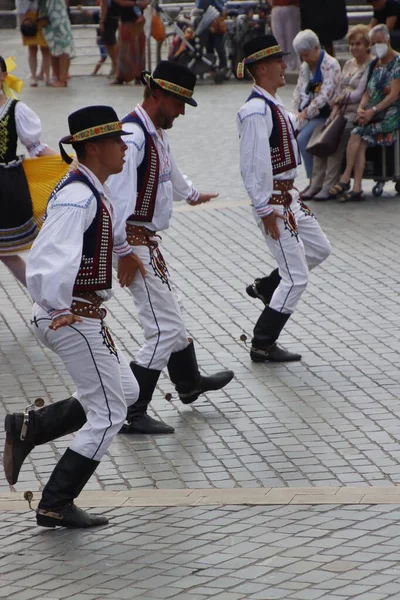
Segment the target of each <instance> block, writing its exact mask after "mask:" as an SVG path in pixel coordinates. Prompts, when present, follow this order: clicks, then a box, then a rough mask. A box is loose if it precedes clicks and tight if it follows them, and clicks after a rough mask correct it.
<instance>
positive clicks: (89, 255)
mask: <svg viewBox="0 0 400 600" xmlns="http://www.w3.org/2000/svg"><path fill="white" fill-rule="evenodd" d="M75 181H79V182H81V183H84V184H85V185H86V186H87V187H88V188H89V189H90V190H91V192H92V193H93V195H94V197H95V199H96V203H97V209H96V216H95V218H94V219H93V221H92V223H91V224H90V225H89V227H88V228H87V230H86V231H85V233H84V236H83V249H82V259H81V264H80V267H79V271H78V274H77V276H76V279H75V284H74V288H73V294H76V293H78V295H79V292H92V291H93V292H94V291H96V290H107V289H110V288H111V287H112V251H113V234H112V222H111V217H110V213H109V212H108V210H107V208H106V207H105V205H104V202H102V200H101V197H100V194H99V192H98V191H97V189H96V188H95V186H94V185H93V184H92V182H91V181H90V180H89V179H88V178H87V177H86V176H85V175H84V174H83V173H82V172H81V171H72V172H71V173H69V174H68V175H66V176H65V177H64V178H63V179H61V181H60V182H59V183H58V184H57V186H56V187H55V189H54V191H53V193H52V194H51V196H50V200H51V199H52V198H53V197H54V196H55V194H56V193H57V192H59V191H60V190H62V189H63V188H65V187H66V186H67V185H70V184H71V183H74V182H75ZM50 200H49V201H50Z"/></svg>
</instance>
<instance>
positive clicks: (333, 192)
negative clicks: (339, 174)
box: [329, 181, 350, 198]
mask: <svg viewBox="0 0 400 600" xmlns="http://www.w3.org/2000/svg"><path fill="white" fill-rule="evenodd" d="M349 189H350V181H349V183H344V181H339V183H337V184H336V185H334V186H333V187H331V189H330V190H329V198H338V197H339V196H342V195H343V194H344V192H348V191H349Z"/></svg>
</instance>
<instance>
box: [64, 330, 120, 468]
mask: <svg viewBox="0 0 400 600" xmlns="http://www.w3.org/2000/svg"><path fill="white" fill-rule="evenodd" d="M68 327H70V328H71V329H73V330H74V331H76V332H77V333H79V335H81V336H82V337H83V339H84V340H85V342H86V344H87V347H88V349H89V352H90V356H91V357H92V360H93V364H94V367H95V369H96V372H97V375H98V377H99V380H100V385H101V389H102V390H103V394H104V399H105V401H106V405H107V409H108V420H109V422H110V425H109V426H108V427H106V428H105V430H104V433H103V437H102V438H101V441H100V443H99V445H98V447H97V450H96V451H95V453H94V454H93V456H92V460H95V458H94V457H95V456H96V454H97V453H98V451H99V450H100V448H101V445H102V443H103V442H104V438H105V436H106V433H107V431H108V430H109V429H110V428H111V427H112V425H113V422H112V419H111V409H110V405H109V403H108V398H107V393H106V390H105V388H104V384H103V380H102V378H101V374H100V371H99V369H98V367H97V364H96V360H95V358H94V356H93V352H92V349H91V347H90V343H89V340H87V339H86V337H85V335H84V334H83V333H82V332H81V331H79V330H78V329H77V328H76V327H74V326H73V325H68Z"/></svg>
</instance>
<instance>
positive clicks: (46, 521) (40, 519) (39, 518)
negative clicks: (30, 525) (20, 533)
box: [36, 515, 62, 529]
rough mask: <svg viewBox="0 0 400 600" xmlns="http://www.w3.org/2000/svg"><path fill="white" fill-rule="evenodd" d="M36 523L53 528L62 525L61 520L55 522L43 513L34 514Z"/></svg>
mask: <svg viewBox="0 0 400 600" xmlns="http://www.w3.org/2000/svg"><path fill="white" fill-rule="evenodd" d="M36 524H37V525H39V526H40V527H50V528H52V529H55V528H56V527H62V525H61V522H59V523H56V522H55V519H53V518H52V517H46V516H44V515H36Z"/></svg>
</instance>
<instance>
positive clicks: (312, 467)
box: [0, 34, 400, 490]
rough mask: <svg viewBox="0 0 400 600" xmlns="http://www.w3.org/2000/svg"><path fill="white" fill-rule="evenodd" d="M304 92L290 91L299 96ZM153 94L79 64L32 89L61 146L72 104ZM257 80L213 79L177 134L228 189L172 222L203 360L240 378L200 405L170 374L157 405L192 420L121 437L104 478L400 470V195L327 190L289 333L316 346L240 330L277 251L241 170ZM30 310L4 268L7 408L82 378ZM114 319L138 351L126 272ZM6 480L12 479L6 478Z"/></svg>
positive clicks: (221, 482)
mask: <svg viewBox="0 0 400 600" xmlns="http://www.w3.org/2000/svg"><path fill="white" fill-rule="evenodd" d="M2 35H3V34H2ZM10 40H11V41H10V47H11V51H13V50H14V47H13V46H12V44H13V43H14V44H15V50H16V51H18V52H20V50H18V48H17V46H16V42H15V40H14V38H12V39H11V38H10ZM13 40H14V41H13ZM3 53H4V54H5V52H4V51H3ZM19 64H21V68H22V67H23V62H22V58H21V56H20V58H19ZM291 92H292V88H291V87H287V88H285V89H284V90H283V93H282V95H283V96H284V98H285V99H286V101H287V102H288V103H289V102H290V95H291ZM140 94H141V90H140V88H138V87H135V86H126V87H122V88H118V90H116V89H115V88H114V87H110V86H108V85H107V84H106V82H105V80H104V79H101V78H99V79H94V80H93V79H90V78H74V79H73V80H72V82H71V87H69V88H68V89H66V90H59V89H58V90H56V89H48V88H44V87H41V88H37V89H32V88H29V87H27V89H26V91H25V93H24V95H23V99H24V100H26V102H27V103H28V104H29V105H30V106H32V108H34V109H35V110H37V112H38V113H39V114H40V115H41V117H42V119H43V125H44V136H43V139H45V140H46V141H48V142H49V143H50V144H51V145H53V146H54V147H56V142H57V140H58V139H59V138H60V137H61V136H62V135H64V134H65V133H66V131H67V127H66V116H67V114H68V112H69V111H70V110H72V109H74V108H76V107H77V106H82V105H84V104H87V103H90V102H93V101H96V102H109V103H113V104H114V105H116V107H117V109H118V111H119V112H120V114H124V113H125V112H127V111H128V110H129V109H130V108H131V107H132V105H133V103H134V102H136V101H137V100H139V98H140ZM246 94H247V87H246V85H240V84H239V85H234V84H233V83H232V84H227V85H225V84H224V85H223V86H220V87H216V86H214V85H213V84H208V85H199V86H198V90H196V96H197V98H198V100H199V108H198V109H197V110H196V109H193V110H188V111H187V116H186V117H185V118H184V120H183V119H178V122H177V124H176V127H175V128H174V129H173V130H172V131H171V140H172V146H173V147H174V149H175V154H176V155H177V158H178V162H179V164H180V165H181V167H182V169H183V170H184V171H185V172H186V173H188V174H190V176H191V177H192V178H193V180H194V181H195V182H196V184H197V185H198V187H200V188H201V189H203V190H206V189H208V190H213V189H217V190H218V191H220V192H221V197H220V199H218V200H216V201H215V202H214V203H212V204H210V205H208V206H206V207H204V208H201V207H198V208H192V207H189V206H187V205H179V204H178V205H177V208H176V211H175V216H174V219H173V226H172V228H171V229H170V230H169V231H168V233H166V234H165V235H163V238H164V239H163V242H164V244H165V246H164V248H165V254H166V256H167V260H168V263H169V265H170V267H171V270H172V272H173V276H174V278H175V279H176V281H177V283H178V285H179V286H180V288H181V290H182V295H183V301H184V306H185V311H186V312H185V315H186V317H185V318H186V321H187V325H188V329H189V331H190V334H191V335H192V336H193V338H194V339H195V343H196V348H197V353H198V358H199V363H200V365H201V367H202V369H203V370H204V372H206V373H207V372H212V371H214V370H215V369H219V368H222V367H229V368H232V369H234V371H235V374H236V378H235V380H234V381H233V382H232V383H231V384H230V385H229V386H228V387H227V388H226V389H225V390H223V391H221V392H216V393H213V394H210V395H209V396H208V397H203V398H202V399H201V400H199V401H197V402H196V403H195V404H193V405H192V406H187V407H185V406H183V405H182V404H180V402H179V401H178V399H177V398H176V397H175V398H173V400H172V402H171V403H168V402H167V401H166V400H165V399H164V395H165V393H166V392H172V391H173V389H172V386H171V383H170V382H169V380H167V378H166V377H165V378H163V379H161V381H160V386H159V390H158V393H157V394H156V397H155V399H154V411H155V412H156V413H157V414H158V416H160V417H161V418H163V419H165V420H166V421H167V422H168V423H170V424H171V425H173V426H174V427H175V428H176V434H175V435H173V436H162V437H153V438H151V437H129V436H120V437H118V438H117V439H116V441H115V442H114V443H113V444H112V447H111V449H110V452H109V453H108V455H107V457H106V459H105V460H104V462H103V463H102V464H101V466H100V467H99V469H98V472H97V475H96V477H94V478H93V479H92V481H91V482H90V484H89V489H100V488H102V489H109V490H113V489H131V488H143V487H149V486H150V487H157V488H182V487H191V488H196V487H197V488H207V487H214V486H215V487H225V488H229V487H235V486H242V487H262V486H267V487H274V486H278V487H282V486H319V485H320V486H322V485H323V486H338V485H339V486H340V485H375V486H376V485H379V486H391V485H394V484H396V483H399V482H400V469H399V460H400V447H399V444H398V441H399V435H400V434H399V432H400V413H399V401H398V389H399V379H400V372H399V364H400V358H399V349H400V333H399V327H398V324H399V321H400V317H399V314H398V299H397V298H398V292H399V289H400V267H399V261H398V218H399V204H398V199H397V198H396V197H394V196H393V195H392V196H391V195H390V194H389V192H387V193H385V195H384V196H383V197H382V198H381V199H379V200H377V199H372V198H370V199H368V200H367V201H366V202H365V203H363V204H362V205H360V206H359V205H351V204H347V205H344V206H340V205H338V204H334V203H332V202H330V203H322V205H320V204H318V205H315V204H314V206H315V209H316V211H317V214H318V217H319V218H320V221H321V224H322V226H323V227H324V229H325V231H326V233H327V235H328V237H329V238H330V240H331V242H332V245H333V255H332V256H331V257H330V258H329V259H328V261H326V263H325V264H324V265H323V266H322V267H320V268H318V269H316V271H314V272H313V273H312V274H311V277H310V286H309V289H308V290H307V292H306V293H305V295H304V297H303V300H302V301H301V302H300V305H299V309H298V311H297V312H296V314H295V316H294V317H293V318H292V319H291V320H290V322H289V323H288V326H287V328H286V330H285V332H284V334H283V336H282V342H283V343H284V345H286V346H287V347H290V348H291V349H294V350H298V351H300V352H302V353H303V361H302V362H301V363H294V364H290V365H256V364H252V363H251V362H250V360H249V356H248V349H247V348H246V347H245V345H244V344H243V343H242V342H241V341H240V339H239V338H240V335H241V334H242V333H243V332H246V333H247V334H248V335H251V331H252V325H253V323H254V322H255V320H256V318H257V317H258V315H259V313H260V309H261V306H260V303H257V302H255V301H251V300H250V299H249V298H248V297H247V296H246V295H245V294H244V287H245V285H246V284H247V283H248V282H249V281H250V280H251V279H252V278H253V277H254V276H256V275H259V274H260V273H266V272H268V271H269V269H270V268H271V267H272V266H273V263H272V261H271V258H270V257H269V255H268V254H267V251H266V246H265V244H264V242H263V241H262V238H261V235H260V234H259V232H258V230H257V228H256V226H255V224H254V221H253V218H252V215H251V211H250V209H249V206H248V201H247V200H246V198H245V192H244V190H243V187H242V185H241V182H240V176H239V173H238V148H237V146H238V143H237V135H236V130H235V111H236V109H237V107H238V106H240V104H241V103H242V101H243V99H244V98H245V97H246ZM303 183H304V175H303V176H302V177H300V186H301V185H303ZM388 189H390V188H388ZM29 316H30V301H29V298H28V296H27V294H26V292H25V291H24V290H22V289H21V287H20V286H19V284H18V283H16V282H15V281H14V280H13V279H12V277H11V276H10V275H9V274H8V272H7V271H6V270H5V268H4V267H0V347H1V364H0V385H1V388H0V389H1V413H2V414H4V412H5V411H14V410H20V409H22V408H23V406H25V404H26V403H27V401H28V400H31V399H32V398H34V397H35V396H43V397H44V398H45V399H46V400H47V401H50V400H53V401H54V400H59V399H61V398H63V397H66V396H67V395H69V393H70V392H71V391H73V387H72V386H71V381H70V379H69V377H68V376H67V374H66V372H65V370H64V368H63V366H62V365H61V363H60V361H59V360H58V358H57V357H56V356H55V355H53V354H51V353H50V352H49V351H47V350H46V349H44V348H42V347H41V346H39V344H38V343H37V342H36V340H35V339H34V337H33V335H32V332H31V330H30V326H29ZM108 323H109V325H110V328H111V330H112V331H113V333H114V336H115V338H116V339H117V341H118V343H119V345H120V347H122V348H123V349H124V350H126V352H127V354H128V355H129V356H131V357H133V356H134V354H135V352H136V351H137V349H138V347H139V344H140V341H141V331H140V328H139V326H138V324H137V320H136V313H135V310H134V307H133V303H132V301H131V298H130V296H129V295H128V293H127V292H125V291H123V290H120V289H118V287H116V297H115V299H113V300H112V301H111V302H110V303H109V317H108ZM1 435H3V434H1ZM68 443H69V439H67V438H64V439H62V440H60V441H56V442H55V443H54V444H51V445H45V446H42V447H40V448H37V449H35V451H34V453H33V454H32V460H31V459H29V460H28V461H27V463H26V466H25V467H24V469H23V471H22V474H21V478H20V482H21V483H20V484H19V485H18V486H17V489H25V488H26V486H27V485H29V487H30V488H32V489H33V490H37V489H39V486H40V485H42V484H43V483H44V481H45V480H46V478H47V477H48V474H49V473H50V471H51V470H52V468H53V465H54V462H55V459H56V457H57V456H58V454H59V453H60V452H62V451H63V449H64V448H65V447H66V446H67V445H68ZM0 489H7V485H6V482H5V481H4V479H1V481H0Z"/></svg>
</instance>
